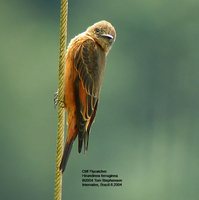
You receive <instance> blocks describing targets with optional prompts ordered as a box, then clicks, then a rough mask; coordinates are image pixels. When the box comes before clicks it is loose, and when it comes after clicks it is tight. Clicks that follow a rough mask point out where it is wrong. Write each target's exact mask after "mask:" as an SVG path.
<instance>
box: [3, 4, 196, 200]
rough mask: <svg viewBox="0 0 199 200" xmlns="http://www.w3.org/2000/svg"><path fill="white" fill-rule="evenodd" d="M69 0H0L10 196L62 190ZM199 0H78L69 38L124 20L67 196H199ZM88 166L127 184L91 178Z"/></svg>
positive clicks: (47, 195) (69, 172)
mask: <svg viewBox="0 0 199 200" xmlns="http://www.w3.org/2000/svg"><path fill="white" fill-rule="evenodd" d="M59 8H60V5H59V1H52V0H50V1H49V0H48V1H47V0H46V1H45V0H35V1H30V0H17V1H6V0H1V2H0V25H1V26H0V44H1V47H0V91H1V99H0V101H1V103H0V159H1V161H0V199H2V200H11V199H21V200H27V199H28V200H33V199H34V200H35V199H42V200H47V199H48V200H49V199H53V192H54V168H55V151H56V131H57V113H56V110H55V109H54V107H53V94H54V92H55V91H56V88H57V82H58V80H57V78H58V72H57V71H58V48H59V39H58V38H59ZM198 10H199V1H196V0H189V1H179V0H170V1H169V0H163V1H159V0H134V1H133V0H123V1H115V0H109V1H107V0H101V1H92V0H84V1H80V0H74V1H70V0H69V21H68V27H69V30H68V41H69V40H70V39H71V38H72V37H74V36H75V35H76V34H78V33H80V32H82V31H84V30H85V28H86V27H87V26H89V25H91V24H93V23H94V22H96V21H98V20H101V19H106V20H108V21H110V22H112V24H113V25H114V26H115V28H116V30H117V40H116V43H115V45H114V46H113V48H112V50H111V52H110V54H109V56H108V61H107V68H106V74H105V79H104V84H103V88H102V93H101V101H100V105H99V109H98V113H97V118H96V122H95V124H94V125H93V127H92V133H91V137H90V144H89V151H88V152H87V154H86V155H79V154H78V153H77V145H76V144H75V146H74V148H73V151H72V155H71V157H70V161H69V164H68V166H67V169H66V172H65V174H64V194H63V199H81V200H86V199H95V200H101V199H104V200H120V199H125V200H132V199H133V200H160V199H161V200H187V199H189V200H196V199H199V191H198V186H199V171H198V169H199V153H198V151H199V142H198V141H199V112H198V109H199V92H198V88H199V78H198V77H199V66H198V64H199V12H198ZM82 169H105V170H107V171H108V172H110V173H116V174H119V176H120V178H122V179H123V186H122V187H119V188H110V187H108V188H91V187H90V188H89V187H87V188H82V187H81V170H82Z"/></svg>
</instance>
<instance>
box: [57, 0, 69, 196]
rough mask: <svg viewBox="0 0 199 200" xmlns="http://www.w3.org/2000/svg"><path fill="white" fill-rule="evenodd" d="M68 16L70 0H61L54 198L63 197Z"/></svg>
mask: <svg viewBox="0 0 199 200" xmlns="http://www.w3.org/2000/svg"><path fill="white" fill-rule="evenodd" d="M67 16H68V0H61V11H60V41H59V42H60V49H59V83H58V127H57V149H56V172H55V193H54V199H55V200H61V199H62V173H61V171H60V169H59V165H60V163H61V159H62V154H63V149H64V109H63V105H62V104H63V99H64V84H63V83H64V67H65V54H66V40H67Z"/></svg>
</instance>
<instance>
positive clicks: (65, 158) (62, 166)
mask: <svg viewBox="0 0 199 200" xmlns="http://www.w3.org/2000/svg"><path fill="white" fill-rule="evenodd" d="M73 141H74V140H71V141H70V142H66V144H65V147H64V152H63V156H62V160H61V163H60V166H59V169H60V170H61V172H62V173H63V172H64V170H65V168H66V165H67V162H68V158H69V156H70V152H71V149H72V146H73Z"/></svg>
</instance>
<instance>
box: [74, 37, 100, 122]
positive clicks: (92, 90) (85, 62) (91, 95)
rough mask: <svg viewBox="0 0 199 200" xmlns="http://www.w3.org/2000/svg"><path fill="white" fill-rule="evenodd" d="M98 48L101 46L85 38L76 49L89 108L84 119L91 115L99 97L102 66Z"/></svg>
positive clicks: (76, 61)
mask: <svg viewBox="0 0 199 200" xmlns="http://www.w3.org/2000/svg"><path fill="white" fill-rule="evenodd" d="M97 48H99V47H97V45H96V43H95V42H94V41H93V40H91V39H88V40H85V41H84V42H83V43H82V44H81V46H80V47H79V49H78V50H77V51H76V54H75V57H74V64H75V68H76V70H77V72H78V74H79V78H80V80H81V81H82V83H83V87H84V89H85V91H86V93H87V99H86V102H87V103H86V104H87V105H86V106H87V108H86V113H85V114H84V115H85V116H83V117H84V119H88V118H90V117H91V115H92V113H93V111H94V108H95V104H96V102H97V100H98V97H99V90H100V86H101V83H100V82H101V81H100V79H101V68H100V67H101V66H99V65H100V63H99V57H100V53H99V49H97Z"/></svg>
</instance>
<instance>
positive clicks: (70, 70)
mask: <svg viewBox="0 0 199 200" xmlns="http://www.w3.org/2000/svg"><path fill="white" fill-rule="evenodd" d="M115 38H116V31H115V28H114V27H113V26H112V25H111V23H109V22H107V21H104V20H103V21H100V22H97V23H95V24H93V25H92V26H90V27H88V28H87V30H86V31H85V32H83V33H81V34H79V35H77V36H76V37H74V38H73V39H72V40H71V41H70V43H69V45H68V49H67V53H66V66H65V75H64V108H65V110H66V113H67V125H68V128H67V136H66V143H65V148H64V152H63V156H62V160H61V164H60V170H61V171H62V172H64V170H65V167H66V164H67V161H68V158H69V155H70V152H71V149H72V145H73V142H74V140H75V139H76V137H77V136H78V152H79V153H80V152H81V150H82V145H83V144H84V152H85V151H86V150H88V139H89V132H90V128H91V125H92V123H93V121H94V119H95V115H96V111H97V106H98V102H99V95H100V89H101V85H102V79H103V75H104V69H105V62H106V57H107V54H108V52H109V51H110V49H111V46H112V44H113V43H114V41H115Z"/></svg>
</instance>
